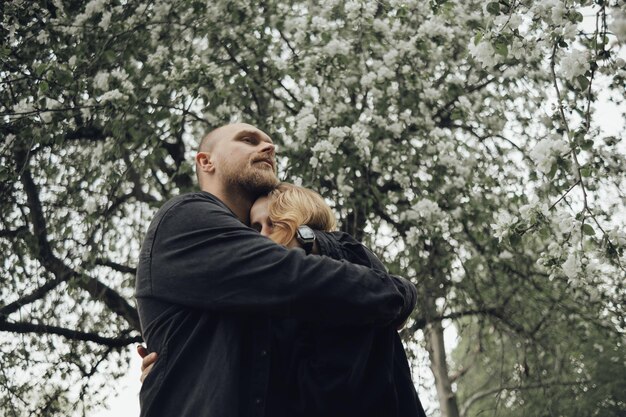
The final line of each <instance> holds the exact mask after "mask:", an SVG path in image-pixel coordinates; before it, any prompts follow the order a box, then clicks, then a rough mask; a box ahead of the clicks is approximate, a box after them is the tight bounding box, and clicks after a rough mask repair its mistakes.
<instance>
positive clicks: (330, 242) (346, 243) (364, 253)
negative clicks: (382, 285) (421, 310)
mask: <svg viewBox="0 0 626 417" xmlns="http://www.w3.org/2000/svg"><path fill="white" fill-rule="evenodd" d="M315 236H316V239H317V242H318V246H319V249H320V254H321V255H325V256H329V257H331V258H333V259H337V260H345V261H347V262H350V263H353V264H357V265H363V266H366V267H368V268H370V269H373V270H376V271H381V272H384V273H387V268H386V267H385V265H384V264H383V263H382V262H381V261H380V259H378V257H377V256H376V255H374V253H373V252H372V251H371V250H370V249H369V248H368V247H367V246H365V245H363V244H362V243H360V242H359V241H358V240H356V239H355V238H353V237H352V236H350V235H349V234H347V233H344V232H320V231H315ZM391 278H392V279H395V280H397V283H396V284H397V288H398V290H399V291H400V292H401V293H402V295H403V297H404V301H405V303H404V306H403V308H402V312H401V313H400V315H399V317H398V318H397V320H396V321H395V323H396V324H398V325H400V324H402V323H404V322H405V321H406V319H407V318H408V317H409V315H410V314H411V312H412V311H413V309H414V308H415V304H416V302H417V291H416V289H415V286H414V285H413V284H412V283H411V282H409V281H408V280H406V279H404V278H400V277H394V276H391Z"/></svg>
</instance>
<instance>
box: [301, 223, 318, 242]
mask: <svg viewBox="0 0 626 417" xmlns="http://www.w3.org/2000/svg"><path fill="white" fill-rule="evenodd" d="M298 233H299V234H300V237H301V238H302V239H305V240H309V239H314V238H315V233H313V230H312V229H311V228H310V227H309V226H300V227H298Z"/></svg>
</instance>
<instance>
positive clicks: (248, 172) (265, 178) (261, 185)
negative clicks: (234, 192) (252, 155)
mask: <svg viewBox="0 0 626 417" xmlns="http://www.w3.org/2000/svg"><path fill="white" fill-rule="evenodd" d="M259 163H260V162H259ZM241 165H242V166H235V165H234V164H231V163H229V162H227V161H224V163H223V164H222V177H223V178H224V182H225V183H226V185H227V186H228V187H229V188H230V187H233V188H239V189H241V190H242V191H244V192H245V193H247V194H249V195H250V196H251V197H253V198H257V197H259V196H262V195H266V194H268V193H269V192H270V191H272V190H273V189H274V188H276V187H277V186H278V184H279V183H280V181H278V178H276V174H275V173H274V169H263V168H258V167H255V166H254V165H255V163H252V164H250V162H249V161H246V162H245V163H243V164H241Z"/></svg>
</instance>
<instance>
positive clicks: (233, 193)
mask: <svg viewBox="0 0 626 417" xmlns="http://www.w3.org/2000/svg"><path fill="white" fill-rule="evenodd" d="M202 191H206V192H208V193H211V194H213V195H214V196H215V197H217V198H219V199H220V200H221V201H222V203H224V204H226V206H227V207H228V208H229V209H231V210H232V212H233V213H235V216H237V218H238V219H239V220H241V222H242V223H244V224H250V208H251V207H252V204H254V200H255V198H254V197H251V196H249V195H248V193H246V192H244V191H243V190H240V189H234V188H233V187H229V188H228V189H225V187H223V186H222V187H216V186H208V185H205V186H204V187H202Z"/></svg>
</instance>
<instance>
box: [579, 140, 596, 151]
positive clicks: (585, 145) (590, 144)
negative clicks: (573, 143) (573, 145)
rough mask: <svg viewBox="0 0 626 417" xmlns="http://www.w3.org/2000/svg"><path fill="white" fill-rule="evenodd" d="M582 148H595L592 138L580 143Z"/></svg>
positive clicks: (586, 149)
mask: <svg viewBox="0 0 626 417" xmlns="http://www.w3.org/2000/svg"><path fill="white" fill-rule="evenodd" d="M580 148H581V149H582V150H584V151H588V150H589V149H591V148H593V141H592V140H591V139H587V140H584V141H582V143H581V144H580Z"/></svg>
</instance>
